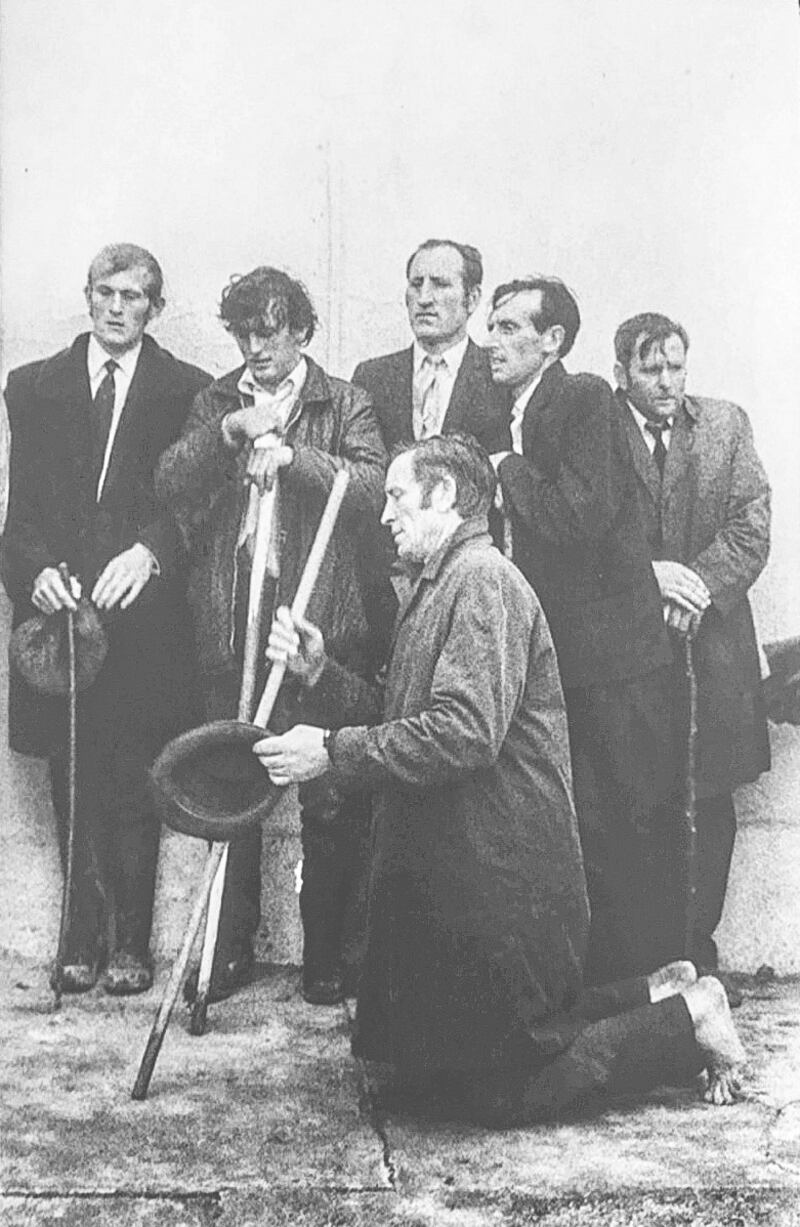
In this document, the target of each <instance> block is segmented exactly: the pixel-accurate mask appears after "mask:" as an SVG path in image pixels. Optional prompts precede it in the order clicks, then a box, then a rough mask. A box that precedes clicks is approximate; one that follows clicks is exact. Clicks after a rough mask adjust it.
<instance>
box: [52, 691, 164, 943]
mask: <svg viewBox="0 0 800 1227" xmlns="http://www.w3.org/2000/svg"><path fill="white" fill-rule="evenodd" d="M95 686H96V687H97V690H96V691H95V690H94V689H90V690H87V691H86V692H85V693H83V694H80V695H79V696H78V736H77V755H76V767H77V771H76V776H77V779H76V783H77V788H76V825H75V842H74V855H73V878H72V896H71V901H70V923H69V927H68V931H67V938H66V948H65V962H66V963H79V962H88V963H90V964H91V963H93V962H94V961H95V960H96V959H98V958H102V955H103V952H104V951H106V950H108V951H109V952H112V951H114V950H118V951H125V952H129V953H131V954H135V955H137V956H138V957H145V956H146V955H147V951H148V946H149V943H150V930H151V926H152V916H153V896H154V892H155V879H156V866H157V862H158V846H159V835H160V829H161V828H160V822H159V819H158V817H157V815H156V814H155V812H154V807H153V802H152V799H151V795H150V788H149V782H148V775H147V772H148V768H149V767H150V765H151V763H152V762H153V759H154V757H155V755H156V754H157V752H158V750H159V746H160V738H159V737H158V735H157V733H156V732H155V731H154V728H153V724H152V722H148V721H147V719H146V717H145V716H144V715H143V713H142V711H141V709H139V710H138V711H137V710H133V711H132V710H131V709H130V708H128V707H127V706H126V704H125V703H124V702H118V703H116V704H115V703H114V702H112V701H109V698H110V696H109V695H108V694H107V693H106V690H107V687H108V680H107V679H105V678H104V679H103V681H102V683H101V682H100V680H98V682H97V683H95ZM50 782H51V790H52V797H53V808H54V809H55V813H56V820H57V827H58V842H59V849H60V852H61V860H62V865H63V867H64V871H65V872H66V861H67V842H68V831H69V798H68V755H67V752H66V751H65V750H60V751H58V752H57V753H56V754H54V755H53V756H52V757H51V759H50Z"/></svg>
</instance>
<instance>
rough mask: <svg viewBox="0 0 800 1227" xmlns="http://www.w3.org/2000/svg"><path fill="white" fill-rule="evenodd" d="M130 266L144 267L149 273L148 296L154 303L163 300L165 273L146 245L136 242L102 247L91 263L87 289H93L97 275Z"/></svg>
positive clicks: (124, 270) (125, 270) (122, 271)
mask: <svg viewBox="0 0 800 1227" xmlns="http://www.w3.org/2000/svg"><path fill="white" fill-rule="evenodd" d="M129 268H143V269H144V270H145V272H146V273H147V285H146V290H147V297H148V298H149V299H150V302H151V303H153V304H154V305H155V304H156V303H158V304H160V303H161V302H163V293H164V274H163V273H162V271H161V265H160V264H159V262H158V260H157V259H156V258H155V256H154V255H153V254H152V252H149V251H148V250H147V248H146V247H137V245H136V244H135V243H108V244H106V246H105V247H101V248H100V251H98V253H97V255H96V256H95V257H94V259H93V260H92V262H91V264H90V265H89V271H88V273H87V274H86V289H87V290H91V288H92V286H93V284H94V279H95V277H102V276H106V277H111V276H113V275H114V273H125V272H127V271H128V269H129Z"/></svg>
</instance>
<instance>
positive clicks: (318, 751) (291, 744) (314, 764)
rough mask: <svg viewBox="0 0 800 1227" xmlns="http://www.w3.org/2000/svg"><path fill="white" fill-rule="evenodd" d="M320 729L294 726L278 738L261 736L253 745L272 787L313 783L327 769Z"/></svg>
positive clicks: (309, 726)
mask: <svg viewBox="0 0 800 1227" xmlns="http://www.w3.org/2000/svg"><path fill="white" fill-rule="evenodd" d="M324 733H325V731H324V729H318V728H314V726H313V725H310V724H296V725H295V726H294V728H293V729H290V730H289V732H288V733H284V734H283V736H282V737H265V738H264V739H263V740H262V741H257V742H256V744H255V745H254V746H253V753H254V754H257V755H258V758H259V760H260V762H261V764H262V766H264V767H266V769H267V771H268V772H269V778H270V779H271V780H272V782H273V784H279V785H281V787H283V785H285V784H301V783H302V782H303V781H304V780H315V779H316V778H317V776H319V775H324V774H325V772H326V771H327V770H328V768H329V767H330V765H331V764H330V759H329V758H328V751H327V750H326V749H325V747H324V746H323V744H322V738H323V736H324Z"/></svg>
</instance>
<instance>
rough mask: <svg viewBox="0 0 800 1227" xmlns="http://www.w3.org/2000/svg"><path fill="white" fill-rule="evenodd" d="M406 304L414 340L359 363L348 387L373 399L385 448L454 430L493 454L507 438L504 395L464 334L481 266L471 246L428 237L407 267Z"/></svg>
mask: <svg viewBox="0 0 800 1227" xmlns="http://www.w3.org/2000/svg"><path fill="white" fill-rule="evenodd" d="M406 278H407V286H406V307H407V309H408V319H409V323H410V324H411V331H412V332H413V333H414V342H413V344H412V345H411V346H409V347H408V348H407V349H401V350H400V351H399V352H397V353H394V354H384V355H383V356H382V357H380V358H370V359H369V360H368V361H367V362H361V363H359V365H358V366H357V367H356V369H355V372H354V373H353V383H355V384H358V386H359V387H361V388H365V389H366V390H367V392H369V394H370V396H371V397H372V401H373V405H374V408H375V414H376V416H377V418H378V422H379V424H380V427H381V430H382V431H383V437H384V441H385V443H386V447H387V449H388V450H390V451H391V450H392V448H394V447H395V445H396V444H398V443H408V442H411V441H413V440H414V439H421V438H425V437H427V436H429V435H438V434H450V433H451V432H453V431H459V432H460V433H462V434H470V435H474V436H475V438H476V439H477V440H478V442H479V443H481V444H482V445H483V446H484V447H485V448H486V450H487V451H489V452H491V451H495V450H496V449H497V447H498V446H500V444H501V441H502V438H503V437H504V434H505V425H506V422H505V406H504V398H503V397H502V396H498V394H497V390H496V389H495V388H494V385H493V383H492V376H491V372H490V370H489V362H488V359H487V357H486V354H485V353H484V351H483V350H482V349H479V347H478V346H477V345H476V344H475V343H474V341H472V340H470V338H469V337H468V335H467V324H468V323H469V319H470V316H471V315H472V314H473V313H474V311H475V308H476V307H477V306H478V303H479V301H480V296H481V283H482V281H483V262H482V260H481V254H480V252H479V251H478V250H477V248H475V247H470V246H468V245H467V244H466V243H455V242H453V241H452V240H450V239H427V240H426V241H425V242H424V243H422V244H421V245H420V246H419V247H418V248H417V250H416V251H415V252H413V254H412V255H411V256H410V257H409V260H408V263H407V265H406Z"/></svg>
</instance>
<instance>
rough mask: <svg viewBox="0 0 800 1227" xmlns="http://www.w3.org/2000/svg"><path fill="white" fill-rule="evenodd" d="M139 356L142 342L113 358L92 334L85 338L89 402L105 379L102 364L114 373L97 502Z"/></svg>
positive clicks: (104, 369) (105, 372) (104, 370)
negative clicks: (111, 367)
mask: <svg viewBox="0 0 800 1227" xmlns="http://www.w3.org/2000/svg"><path fill="white" fill-rule="evenodd" d="M141 352H142V342H141V341H140V342H139V344H138V345H134V347H133V349H127V350H126V351H125V353H124V354H119V355H114V354H109V353H106V351H105V350H104V349H103V347H102V345H101V344H100V342H99V341H98V340H97V337H96V336H95V335H94V333H92V335H91V336H90V337H89V346H88V348H87V350H86V368H87V370H88V373H89V387H90V388H91V392H92V400H94V398H95V396H96V395H97V389H98V388H99V387H100V384H101V383H102V382H103V380H104V379H105V377H106V374H107V371H106V363H107V362H108V360H109V358H112V359H113V360H114V362H116V364H117V369H116V370H115V371H114V410H113V412H112V414H111V426H110V427H109V431H108V439H107V441H106V450H105V455H104V456H103V467H102V469H101V470H100V477H99V479H98V482H97V490H96V498H97V500H98V502H99V501H100V497H101V495H102V493H103V486H104V485H105V480H106V474H107V473H108V466H109V463H110V461H111V452H112V450H113V447H114V439H115V438H116V435H117V430H118V429H119V423H120V419H121V418H122V410H123V409H124V408H125V401H126V400H127V399H128V392H129V391H130V386H131V382H132V380H133V376H134V375H135V373H136V364H137V362H138V361H139V354H140V353H141Z"/></svg>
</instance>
